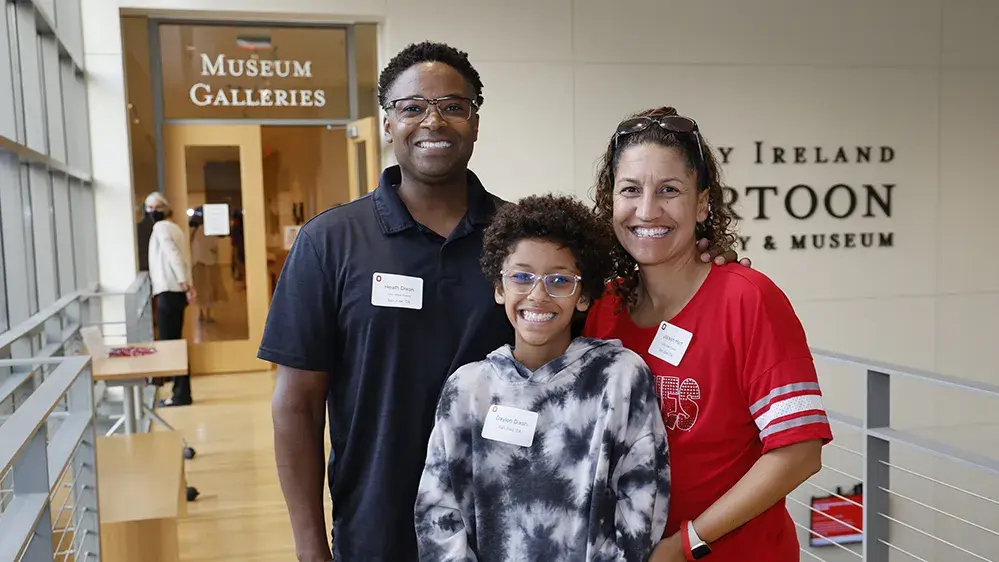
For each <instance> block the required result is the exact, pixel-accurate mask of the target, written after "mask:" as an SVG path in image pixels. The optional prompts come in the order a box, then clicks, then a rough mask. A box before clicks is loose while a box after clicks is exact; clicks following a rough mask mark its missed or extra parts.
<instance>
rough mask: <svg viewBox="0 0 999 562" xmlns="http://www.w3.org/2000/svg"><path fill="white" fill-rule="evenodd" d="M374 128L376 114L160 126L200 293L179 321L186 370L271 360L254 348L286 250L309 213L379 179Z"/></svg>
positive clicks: (247, 366) (171, 191) (169, 189)
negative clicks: (324, 121) (291, 123)
mask: <svg viewBox="0 0 999 562" xmlns="http://www.w3.org/2000/svg"><path fill="white" fill-rule="evenodd" d="M351 127H353V129H351ZM374 134H376V122H375V119H374V118H373V117H367V118H365V119H362V120H359V121H357V122H355V123H352V124H351V126H349V127H347V128H345V129H344V128H339V129H338V128H335V127H301V126H299V127H285V126H260V125H167V126H166V127H165V128H164V140H165V147H166V151H165V154H166V159H165V163H166V170H165V171H166V196H167V199H169V200H170V201H172V202H173V205H174V208H175V209H184V210H186V211H185V214H186V217H175V220H176V221H177V222H178V224H185V223H186V225H187V227H188V234H189V239H190V248H189V251H190V253H191V262H192V264H193V265H192V276H193V278H194V286H195V290H196V293H197V296H196V298H195V301H194V303H192V305H191V307H190V308H189V309H188V313H187V314H185V323H184V324H185V325H184V337H185V339H187V341H188V342H189V357H190V362H191V373H192V374H202V373H221V372H239V371H252V370H259V369H262V368H268V367H269V364H266V363H263V362H261V361H259V360H258V359H256V351H257V347H258V346H259V343H260V338H261V336H262V335H263V327H264V323H265V321H266V318H267V308H268V306H269V303H270V300H271V296H272V295H273V292H274V288H275V286H276V284H277V280H278V278H279V277H280V274H281V270H282V268H283V267H284V262H285V259H286V258H287V256H288V252H289V251H290V250H291V246H292V244H293V243H294V241H295V238H296V236H297V234H298V230H299V229H300V228H301V226H302V225H303V224H304V223H305V222H307V221H308V220H309V219H310V218H312V217H313V216H315V215H316V214H318V213H320V212H322V211H323V210H325V209H328V208H330V207H335V206H337V205H341V204H343V203H346V202H349V201H350V200H353V199H356V198H357V197H360V196H363V195H365V194H367V193H368V192H370V190H371V189H373V187H374V185H377V180H374V181H372V179H371V178H372V177H374V178H377V173H378V160H379V153H378V152H379V144H378V142H377V138H372V135H374ZM345 168H346V173H345Z"/></svg>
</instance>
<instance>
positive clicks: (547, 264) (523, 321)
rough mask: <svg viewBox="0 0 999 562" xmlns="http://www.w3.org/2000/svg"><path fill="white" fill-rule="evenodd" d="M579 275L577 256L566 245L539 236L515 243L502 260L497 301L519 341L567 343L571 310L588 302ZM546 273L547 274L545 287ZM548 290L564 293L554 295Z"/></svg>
mask: <svg viewBox="0 0 999 562" xmlns="http://www.w3.org/2000/svg"><path fill="white" fill-rule="evenodd" d="M532 275H533V277H532ZM578 275H579V269H578V268H577V267H576V260H575V259H574V258H573V256H572V252H570V251H569V250H568V248H563V247H560V246H557V245H555V244H553V243H551V242H546V241H542V240H521V241H520V242H518V243H517V246H516V247H515V248H514V251H513V252H511V253H510V255H509V256H508V257H507V259H506V261H505V262H504V263H503V284H502V286H500V287H497V288H496V302H497V303H499V304H502V305H503V306H504V308H505V309H506V316H507V318H508V319H509V320H510V323H511V324H513V327H514V329H515V330H516V331H517V344H518V345H523V344H526V345H530V346H544V345H546V344H549V343H565V344H567V343H568V342H567V341H566V340H567V337H568V336H569V333H570V322H571V321H572V314H573V311H574V310H579V311H584V310H586V308H587V307H588V306H589V302H587V301H586V299H585V298H582V297H581V296H580V295H581V294H582V285H581V283H580V282H579V281H578V279H577V276H578ZM545 276H549V277H548V286H547V287H546V285H545V279H544V277H545ZM532 282H533V286H532ZM573 287H575V290H573ZM526 291H529V292H528V293H527V294H522V293H524V292H526ZM549 291H550V292H551V293H554V294H556V295H567V296H557V297H553V296H552V295H551V294H549Z"/></svg>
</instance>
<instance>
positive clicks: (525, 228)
mask: <svg viewBox="0 0 999 562" xmlns="http://www.w3.org/2000/svg"><path fill="white" fill-rule="evenodd" d="M521 240H543V241H546V242H551V243H553V244H557V245H559V246H561V247H564V248H567V249H568V250H569V251H570V252H572V256H573V258H575V260H576V267H577V268H579V276H580V277H581V278H582V281H581V295H582V296H584V297H586V298H587V299H589V301H590V302H593V301H594V300H596V299H598V298H600V296H601V295H602V294H603V292H604V285H605V283H606V282H607V280H608V279H609V278H610V276H611V274H612V272H613V261H612V260H611V250H612V248H613V244H614V233H613V231H612V230H611V229H610V226H609V224H608V223H607V222H605V221H601V220H598V219H597V217H596V216H595V215H594V214H593V212H592V211H591V210H590V209H589V208H587V207H586V205H584V204H583V203H582V202H581V201H579V200H578V199H576V198H575V197H571V196H566V195H553V194H548V195H532V196H529V197H525V198H523V199H521V200H520V201H518V202H517V203H510V204H507V205H504V206H503V207H501V208H500V209H499V210H498V211H497V212H496V216H495V217H494V218H493V222H492V224H491V225H490V226H489V228H487V229H486V232H485V240H484V241H483V244H482V260H481V264H482V272H483V273H484V274H485V276H486V278H488V279H489V280H490V281H492V282H493V284H494V285H500V284H501V283H502V281H503V276H502V273H501V271H502V270H503V263H504V262H505V261H506V258H507V257H509V255H510V254H511V253H512V252H513V251H514V249H515V248H516V246H517V243H518V242H520V241H521Z"/></svg>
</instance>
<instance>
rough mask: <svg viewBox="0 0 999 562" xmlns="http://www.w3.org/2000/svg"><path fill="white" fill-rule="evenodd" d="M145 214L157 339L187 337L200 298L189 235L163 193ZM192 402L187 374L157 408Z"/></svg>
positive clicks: (150, 197)
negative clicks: (149, 224) (191, 310)
mask: <svg viewBox="0 0 999 562" xmlns="http://www.w3.org/2000/svg"><path fill="white" fill-rule="evenodd" d="M145 211H146V214H147V215H148V216H149V217H150V218H151V219H152V221H153V233H152V235H151V236H150V237H149V278H150V280H151V281H152V285H153V296H154V297H156V319H157V338H156V339H159V340H176V339H181V338H183V337H184V309H185V308H187V305H188V304H189V303H193V302H194V299H195V297H196V294H195V292H194V282H193V281H192V277H191V251H190V247H189V246H188V242H187V235H186V234H185V233H184V230H183V229H181V227H180V226H178V225H177V223H175V222H173V221H172V220H170V217H171V215H172V212H171V210H170V203H168V202H167V200H166V197H164V196H163V195H162V194H160V193H158V192H155V191H154V192H153V193H150V194H149V195H148V196H147V197H146V201H145ZM192 401H193V400H192V398H191V379H190V378H189V377H188V376H186V375H184V376H178V377H174V378H173V395H172V396H171V397H170V398H168V399H167V400H162V401H160V402H159V403H158V404H157V405H158V406H160V407H168V406H187V405H189V404H191V402H192Z"/></svg>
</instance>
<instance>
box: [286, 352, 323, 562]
mask: <svg viewBox="0 0 999 562" xmlns="http://www.w3.org/2000/svg"><path fill="white" fill-rule="evenodd" d="M326 377H327V375H326V373H323V372H319V371H302V370H299V369H292V368H289V367H284V366H280V365H279V366H278V370H277V386H276V388H275V389H274V398H273V400H272V402H271V412H272V416H273V418H274V455H275V457H276V459H277V471H278V480H280V482H281V491H282V492H283V493H284V499H285V503H286V504H287V505H288V514H289V515H290V516H291V528H292V532H293V534H294V536H295V552H296V554H297V555H298V560H300V561H301V562H328V561H330V560H332V559H333V556H332V554H331V553H330V546H329V537H328V536H327V533H326V515H325V513H324V507H323V478H324V476H325V472H326V471H325V463H324V461H323V457H324V450H323V432H324V430H325V429H326Z"/></svg>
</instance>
